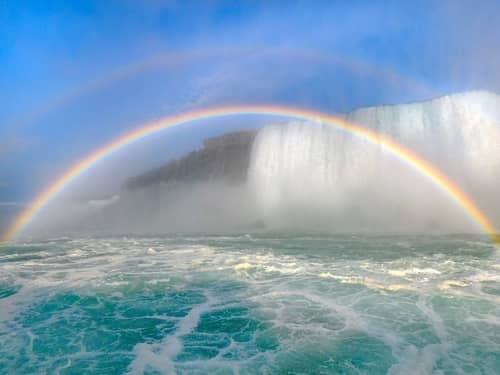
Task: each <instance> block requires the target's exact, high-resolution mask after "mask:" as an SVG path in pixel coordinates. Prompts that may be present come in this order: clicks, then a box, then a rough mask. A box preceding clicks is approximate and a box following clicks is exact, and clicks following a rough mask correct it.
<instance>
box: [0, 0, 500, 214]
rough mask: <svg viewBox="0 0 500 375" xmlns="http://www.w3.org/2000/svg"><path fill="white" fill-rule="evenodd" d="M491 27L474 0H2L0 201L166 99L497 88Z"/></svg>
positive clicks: (371, 99)
mask: <svg viewBox="0 0 500 375" xmlns="http://www.w3.org/2000/svg"><path fill="white" fill-rule="evenodd" d="M498 35H500V5H499V3H498V1H488V0H482V1H479V2H477V1H476V2H474V1H467V0H456V1H357V0H353V1H297V2H293V1H240V2H236V1H217V0H210V1H160V0H145V1H131V0H122V1H71V2H70V1H19V0H5V1H2V2H0V72H1V73H0V87H1V88H2V90H0V102H1V103H2V105H1V111H0V202H1V203H0V213H1V212H4V211H6V210H7V211H9V212H11V211H12V210H15V209H17V208H18V207H20V206H19V205H17V203H21V204H22V203H24V202H28V201H29V200H30V199H31V198H32V197H33V196H34V195H35V194H36V193H37V192H38V191H39V190H40V189H41V188H42V187H43V186H45V185H46V184H47V183H49V182H50V181H51V180H53V179H54V178H55V177H57V175H58V174H60V173H61V172H62V171H64V169H65V168H67V167H68V166H69V165H71V164H72V163H73V162H74V161H76V160H78V159H79V158H81V157H82V156H84V155H85V154H86V153H87V152H89V151H91V150H93V149H94V148H96V147H98V146H100V145H102V144H103V143H105V142H106V141H108V140H110V139H112V138H113V137H115V136H117V135H119V134H120V133H122V132H123V131H125V130H127V129H131V128H133V127H134V126H136V125H138V124H140V123H141V122H143V121H147V120H151V119H155V118H158V117H160V116H165V115H168V114H172V113H176V112H179V111H185V110H190V109H195V108H201V107H206V106H215V105H224V104H235V103H241V104H244V103H262V104H286V105H293V106H300V107H308V108H312V109H316V110H320V111H325V112H332V113H335V112H344V111H348V110H350V109H352V108H355V107H360V106H366V105H378V104H384V103H399V102H408V101H412V100H422V99H426V98H429V97H432V96H437V95H442V94H446V93H450V92H455V91H463V90H470V89H487V90H492V91H495V92H500V74H499V73H498V66H500V45H499V41H498ZM160 57H161V58H162V59H163V61H169V63H168V64H163V65H161V64H156V65H155V64H154V61H158V60H159V59H160ZM141 67H143V68H141ZM254 120H255V119H252V121H254ZM241 121H242V123H241V124H236V125H241V126H250V125H252V123H251V120H250V119H249V120H248V121H244V120H241ZM231 125H233V124H231ZM228 128H229V125H228V124H225V125H221V124H218V126H217V124H214V126H212V127H206V128H203V129H201V128H200V127H196V126H192V127H187V128H186V130H185V131H179V132H177V133H175V137H174V138H175V140H172V138H173V135H174V133H172V135H171V136H170V137H168V138H165V140H163V139H162V140H159V141H156V143H155V142H152V144H154V145H155V147H152V148H151V150H154V152H153V151H151V150H150V151H149V152H142V153H141V152H140V151H139V150H135V152H136V153H137V157H134V158H130V156H129V159H130V162H131V163H133V162H135V164H136V165H139V166H140V165H146V166H147V165H157V164H158V163H161V162H163V161H164V160H166V159H168V157H172V156H174V155H177V154H179V153H181V152H184V151H186V150H187V149H189V148H190V147H193V146H195V145H196V144H197V143H198V142H199V141H200V139H201V138H202V137H205V136H207V135H209V134H212V133H217V132H220V131H222V130H226V129H228ZM167 146H168V147H167ZM124 157H126V156H124ZM132 159H133V160H132ZM13 203H16V204H13ZM6 207H7V208H8V209H6ZM4 216H5V213H4Z"/></svg>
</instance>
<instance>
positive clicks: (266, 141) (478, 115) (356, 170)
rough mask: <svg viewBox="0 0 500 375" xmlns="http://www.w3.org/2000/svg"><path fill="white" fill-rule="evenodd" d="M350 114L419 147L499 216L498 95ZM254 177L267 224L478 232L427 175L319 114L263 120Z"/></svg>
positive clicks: (479, 94) (411, 146) (478, 94)
mask: <svg viewBox="0 0 500 375" xmlns="http://www.w3.org/2000/svg"><path fill="white" fill-rule="evenodd" d="M345 119H347V120H348V121H350V122H354V123H357V124H361V125H363V126H367V127H369V128H370V129H372V130H374V131H376V132H378V133H379V134H381V135H384V136H387V137H390V138H392V139H394V140H395V141H397V142H398V143H400V144H402V145H403V146H404V147H406V148H409V149H410V150H412V151H413V152H415V153H417V154H419V155H420V156H421V157H423V158H424V159H426V160H428V161H429V162H430V163H432V164H434V165H435V166H436V167H437V168H439V169H440V170H442V171H443V172H444V173H445V174H447V175H448V176H450V178H452V179H453V180H454V181H456V183H457V184H458V185H459V186H461V187H462V189H463V190H464V191H466V192H467V193H468V194H469V195H471V196H472V197H473V199H474V200H475V201H476V202H478V204H479V206H480V207H482V208H483V209H484V211H485V212H487V213H488V214H490V216H492V217H493V218H494V219H496V220H497V221H498V220H500V217H498V216H499V214H498V212H499V209H500V205H499V204H498V202H497V198H496V197H497V195H498V192H497V189H498V186H499V185H500V128H499V125H500V99H499V97H498V96H497V95H494V94H490V93H484V92H472V93H467V94H457V95H453V96H450V97H442V98H438V99H435V100H433V101H429V102H422V103H413V104H405V105H394V106H384V107H373V108H365V109H360V110H357V111H354V112H351V113H349V114H347V115H345ZM248 182H249V186H250V187H251V191H252V192H253V194H254V198H255V201H256V205H257V207H258V210H259V212H260V215H261V217H262V220H264V221H265V222H266V224H267V225H270V226H278V227H279V226H289V225H292V226H298V227H305V228H307V229H311V228H310V227H311V226H312V227H313V228H312V229H314V228H317V229H320V230H321V229H328V230H332V229H337V230H339V231H358V230H361V231H364V230H367V231H378V230H381V231H392V230H394V231H413V230H418V231H426V232H428V231H436V232H440V231H455V230H456V231H476V230H478V228H477V227H476V226H475V224H474V223H472V222H471V220H470V218H468V217H467V215H465V214H464V212H463V210H462V209H461V208H460V207H459V206H458V205H457V204H456V203H455V202H453V201H452V200H451V199H450V197H449V196H447V195H446V194H445V193H444V192H442V191H441V190H440V189H438V188H437V187H436V186H435V185H434V184H433V183H432V182H431V181H430V180H429V178H428V177H426V176H424V175H423V174H422V173H419V172H418V171H416V170H414V169H412V168H410V167H409V166H408V165H407V164H405V163H403V162H401V160H398V159H397V158H395V157H394V155H392V154H390V153H388V152H387V151H386V150H384V149H382V148H381V147H380V146H379V145H376V144H372V143H370V142H368V141H366V140H363V139H361V138H360V137H358V136H356V135H353V134H351V133H348V132H346V131H342V130H339V129H336V128H333V127H330V126H326V125H323V124H321V123H318V122H291V123H288V124H285V125H268V126H265V127H263V128H261V129H260V130H259V132H258V134H257V136H256V138H255V141H254V144H253V148H252V154H251V159H250V166H249V171H248ZM492 204H494V206H493V207H492V206H491V205H492ZM495 215H496V217H495Z"/></svg>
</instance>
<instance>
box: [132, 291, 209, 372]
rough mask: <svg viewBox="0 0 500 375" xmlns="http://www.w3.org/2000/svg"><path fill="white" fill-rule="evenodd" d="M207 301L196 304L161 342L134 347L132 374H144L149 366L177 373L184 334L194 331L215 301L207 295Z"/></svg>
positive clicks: (160, 370)
mask: <svg viewBox="0 0 500 375" xmlns="http://www.w3.org/2000/svg"><path fill="white" fill-rule="evenodd" d="M205 297H206V299H207V301H206V302H204V303H202V304H200V305H198V306H195V307H193V308H192V309H191V311H190V312H189V313H188V314H187V315H186V316H185V317H184V318H182V319H181V320H180V321H179V323H178V324H177V328H176V330H175V332H174V334H172V335H170V336H167V337H166V338H165V339H164V340H163V341H162V342H161V343H158V344H156V343H155V344H147V343H141V344H137V345H136V346H135V347H134V354H135V358H134V360H133V361H132V363H131V364H130V366H129V369H128V373H129V374H131V375H136V374H137V375H139V374H143V373H144V372H145V371H146V370H147V369H148V368H153V369H155V370H156V371H159V372H160V373H162V374H175V373H176V370H175V364H174V361H175V358H176V356H177V355H178V354H179V353H180V352H181V351H182V348H183V344H182V339H181V338H182V336H184V335H186V334H188V333H190V332H192V331H193V330H194V329H195V328H196V326H197V325H198V322H199V321H200V317H201V315H202V314H203V313H204V312H205V311H208V310H209V309H210V307H211V305H212V304H213V301H212V300H211V299H210V298H209V296H208V295H205Z"/></svg>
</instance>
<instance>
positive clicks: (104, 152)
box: [0, 105, 500, 243]
mask: <svg viewBox="0 0 500 375" xmlns="http://www.w3.org/2000/svg"><path fill="white" fill-rule="evenodd" d="M235 115H267V116H278V117H288V118H295V119H299V120H313V121H320V122H321V123H323V124H326V125H329V126H332V127H334V128H336V129H339V130H343V131H347V132H349V133H352V134H353V135H355V136H357V137H360V138H362V139H365V140H366V141H368V142H370V143H372V144H376V145H378V146H380V147H382V148H383V149H385V150H386V151H387V152H388V153H390V154H392V155H393V156H395V157H397V158H398V159H399V160H401V161H402V162H404V163H406V164H407V165H409V166H410V167H412V168H414V169H415V170H417V171H418V172H419V173H420V174H421V175H422V176H425V177H426V178H428V179H429V180H430V181H432V182H433V183H434V184H435V185H436V186H438V187H439V188H440V189H441V190H443V191H444V192H445V193H446V194H447V195H448V196H449V197H450V198H451V199H453V200H454V201H455V202H456V203H457V204H459V205H460V206H461V207H462V208H463V210H464V211H465V212H466V213H467V215H469V216H470V217H471V218H472V219H473V220H474V221H475V222H476V223H477V224H478V225H479V227H481V228H482V230H483V231H484V232H485V233H486V234H488V235H489V236H490V238H491V240H492V241H493V242H494V243H500V235H498V234H497V232H496V229H495V226H494V225H493V223H492V222H491V221H490V219H489V218H488V217H487V216H486V215H485V214H484V213H483V212H482V211H481V210H480V209H479V208H478V207H477V205H476V204H475V203H474V201H473V200H472V199H471V198H470V197H469V196H468V195H467V194H466V193H465V192H464V191H462V190H461V189H460V187H459V186H458V185H457V184H455V182H453V181H452V180H451V179H450V178H449V177H448V176H446V175H445V174H443V173H442V172H441V171H440V170H438V169H437V168H436V167H434V166H433V165H432V164H430V163H429V162H428V161H426V160H424V159H423V158H421V157H420V156H418V155H417V154H415V153H414V152H412V151H410V150H409V149H407V148H405V147H403V146H402V145H400V144H398V143H397V142H395V141H394V140H392V139H390V138H388V137H385V136H382V135H380V134H378V133H376V132H374V131H372V130H370V129H368V128H366V127H362V126H359V125H356V124H353V123H350V122H348V121H346V120H344V119H341V118H338V117H335V116H331V115H327V114H324V113H320V112H314V111H310V110H305V109H298V108H292V107H284V106H264V105H253V106H224V107H217V108H211V109H203V110H198V111H192V112H187V113H182V114H178V115H174V116H169V117H165V118H163V119H160V120H157V121H154V122H149V123H146V124H143V125H142V126H139V127H138V128H137V129H135V130H132V131H130V132H128V133H125V134H123V135H122V136H120V137H118V138H117V139H115V140H113V141H111V142H110V143H108V144H106V145H104V146H103V147H101V148H99V149H97V150H95V151H94V152H92V153H90V154H89V155H87V156H86V157H85V158H83V159H82V160H80V161H78V162H77V163H75V164H74V165H72V166H71V167H70V168H69V169H68V170H67V171H66V172H65V173H64V174H63V175H61V176H60V177H59V178H58V179H57V180H56V181H55V182H53V183H52V184H51V185H49V186H48V187H47V188H46V189H45V190H44V191H42V192H41V193H40V194H39V195H38V196H37V197H36V198H35V200H34V201H33V202H32V203H31V204H30V205H28V207H27V208H26V209H25V210H24V211H23V212H21V214H20V215H19V216H18V217H17V218H16V219H15V220H14V221H13V223H12V224H11V225H10V227H9V228H8V230H7V231H6V232H5V233H4V234H3V236H2V238H1V240H0V243H1V242H4V243H9V242H10V241H12V240H13V239H14V238H16V237H17V236H19V235H20V234H21V232H22V231H23V230H24V229H25V228H26V227H27V226H28V225H29V224H30V222H32V221H33V220H34V219H35V217H36V215H37V214H38V213H39V212H40V211H41V210H42V209H43V208H44V207H45V206H46V205H47V204H48V203H49V202H50V201H52V200H53V199H54V198H56V197H57V196H58V194H59V193H61V192H62V191H63V190H64V189H66V188H67V187H68V186H69V185H71V183H72V182H73V181H75V180H76V179H77V178H78V177H79V176H81V175H82V174H83V173H84V172H86V171H87V170H89V169H90V168H91V167H92V166H93V165H95V164H97V163H99V162H100V161H102V160H104V159H106V158H107V157H109V156H111V155H112V154H114V153H115V152H117V151H118V150H120V149H122V148H124V147H126V146H127V145H130V144H132V143H135V142H137V141H139V140H141V139H143V138H146V137H148V136H151V135H153V134H155V133H158V132H160V131H162V130H164V129H167V128H171V127H174V126H178V125H182V124H185V123H188V122H193V121H200V120H206V119H210V118H217V117H228V116H235Z"/></svg>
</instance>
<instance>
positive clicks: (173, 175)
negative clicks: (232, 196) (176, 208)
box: [125, 130, 256, 189]
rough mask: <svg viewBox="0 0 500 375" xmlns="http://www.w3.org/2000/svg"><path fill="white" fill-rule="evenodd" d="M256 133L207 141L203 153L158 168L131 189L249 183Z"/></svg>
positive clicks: (133, 182) (132, 180) (138, 178)
mask: <svg viewBox="0 0 500 375" xmlns="http://www.w3.org/2000/svg"><path fill="white" fill-rule="evenodd" d="M255 134H256V132H255V131H251V130H250V131H238V132H231V133H227V134H224V135H221V136H218V137H212V138H208V139H206V140H204V141H203V145H202V147H201V148H200V149H199V150H195V151H192V152H190V153H189V154H187V155H186V156H184V157H182V158H180V159H176V160H172V161H170V162H168V163H167V164H165V165H164V166H161V167H159V168H156V169H152V170H150V171H148V172H145V173H143V174H141V175H138V176H135V177H132V178H130V179H129V180H128V181H127V182H126V184H125V186H126V188H128V189H137V188H142V187H148V186H151V185H154V184H158V183H174V182H196V181H209V180H215V179H217V180H218V181H223V182H227V183H229V184H240V183H244V182H245V181H246V177H247V171H248V166H249V163H250V154H251V148H252V144H253V140H254V138H255Z"/></svg>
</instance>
